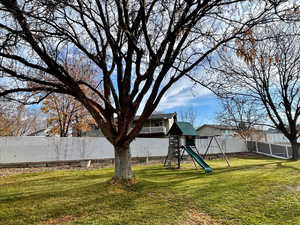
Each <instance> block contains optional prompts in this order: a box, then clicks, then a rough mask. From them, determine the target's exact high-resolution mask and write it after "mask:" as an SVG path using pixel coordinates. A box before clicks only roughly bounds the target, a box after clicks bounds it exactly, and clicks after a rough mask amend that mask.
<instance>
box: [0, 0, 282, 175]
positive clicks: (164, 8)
mask: <svg viewBox="0 0 300 225" xmlns="http://www.w3.org/2000/svg"><path fill="white" fill-rule="evenodd" d="M285 2H286V1H285V0H276V1H273V0H255V1H250V0H248V1H245V0H237V1H228V0H212V1H200V0H197V1H196V0H174V1H165V0H153V1H144V0H128V1H119V0H105V1H100V0H73V1H60V0H55V1H54V0H51V1H45V0H33V1H22V0H9V1H8V0H0V11H1V18H0V27H1V33H0V50H1V51H0V57H1V60H0V71H1V72H2V74H1V75H0V77H1V76H3V77H4V78H5V79H3V83H4V85H2V84H0V87H1V89H0V96H6V97H7V98H10V99H12V98H18V97H19V96H20V95H19V94H16V93H22V94H23V95H24V93H31V94H35V95H36V96H38V100H35V101H34V102H40V101H42V100H43V99H44V98H46V97H47V96H48V95H49V94H50V93H51V94H52V93H59V94H67V95H71V96H73V97H74V98H75V99H76V100H78V101H79V102H81V104H82V105H83V106H84V107H85V108H86V109H87V110H88V111H89V113H90V114H91V116H92V117H93V119H94V120H95V121H96V123H97V125H98V127H100V128H101V130H102V132H103V134H104V135H105V136H106V138H107V139H108V140H109V141H110V143H111V144H112V145H113V146H114V149H115V178H116V179H117V180H119V179H130V178H132V176H133V173H132V169H131V162H130V149H129V146H130V143H131V142H132V141H133V140H134V138H135V137H136V136H137V135H138V134H139V132H140V130H141V129H142V127H143V123H144V121H145V120H147V118H148V117H149V116H150V115H151V114H152V112H153V111H154V110H155V108H156V107H157V106H158V104H159V102H160V100H161V99H162V97H163V96H164V94H165V93H166V92H167V90H168V89H169V88H170V87H171V86H172V85H173V84H174V83H175V82H177V81H178V80H180V79H181V78H182V77H184V76H185V75H187V74H190V75H191V76H192V75H193V74H196V73H198V71H199V69H200V67H201V66H202V65H203V64H205V63H207V59H208V57H209V56H210V55H211V54H212V53H213V52H215V51H216V50H217V49H218V48H219V47H221V46H224V45H225V44H226V43H227V42H228V41H230V40H233V39H235V38H236V37H239V36H241V35H242V34H243V33H244V32H247V31H248V30H251V28H252V27H253V26H255V25H257V24H259V23H262V22H265V21H267V20H268V19H269V18H274V13H275V12H277V13H280V12H281V11H282V10H283V9H285V8H286V7H285V6H286V4H285ZM241 15H242V16H241ZM66 52H72V54H71V56H72V57H74V56H76V57H85V58H86V59H87V61H90V62H91V63H92V64H93V65H94V67H95V68H97V70H98V72H99V73H100V74H101V76H102V79H103V83H102V84H101V87H100V86H97V85H96V86H95V85H93V84H91V83H89V81H88V80H86V79H76V78H74V77H73V75H72V73H71V72H69V71H67V70H66V69H65V68H64V66H63V64H64V63H65V61H66V60H68V57H69V56H70V55H69V56H68V55H67V54H66ZM27 82H31V83H32V84H34V85H31V86H28V85H26V84H27ZM6 83H9V85H6ZM83 87H86V88H88V89H90V90H91V91H92V92H93V93H94V96H95V97H93V98H91V97H90V96H88V95H87V94H85V93H84V91H83V90H82V88H83ZM102 91H103V92H102ZM102 103H103V104H102ZM138 110H140V111H141V112H142V113H141V116H140V117H139V119H138V120H137V121H136V123H135V126H134V127H133V128H131V127H130V125H131V123H132V121H133V119H134V117H135V115H136V112H137V111H138ZM116 121H117V122H116Z"/></svg>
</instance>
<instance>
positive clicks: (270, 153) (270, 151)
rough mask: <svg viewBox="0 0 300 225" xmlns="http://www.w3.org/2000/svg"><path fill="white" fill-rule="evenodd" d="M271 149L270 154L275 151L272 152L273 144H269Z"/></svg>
mask: <svg viewBox="0 0 300 225" xmlns="http://www.w3.org/2000/svg"><path fill="white" fill-rule="evenodd" d="M269 149H270V155H273V153H272V144H269Z"/></svg>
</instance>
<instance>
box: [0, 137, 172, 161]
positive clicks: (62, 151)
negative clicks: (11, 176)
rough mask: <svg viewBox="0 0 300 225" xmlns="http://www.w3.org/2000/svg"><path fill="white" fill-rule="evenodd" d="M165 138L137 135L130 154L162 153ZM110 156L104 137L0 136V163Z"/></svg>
mask: <svg viewBox="0 0 300 225" xmlns="http://www.w3.org/2000/svg"><path fill="white" fill-rule="evenodd" d="M168 146H169V139H168V138H137V139H136V140H135V141H133V142H132V144H131V146H130V147H131V154H132V156H133V157H147V156H148V157H150V156H165V155H166V154H167V152H168ZM109 158H114V151H113V146H112V145H111V144H110V143H109V142H108V141H107V140H106V138H104V137H82V138H80V137H66V138H60V137H0V163H20V162H50V161H63V160H84V159H109Z"/></svg>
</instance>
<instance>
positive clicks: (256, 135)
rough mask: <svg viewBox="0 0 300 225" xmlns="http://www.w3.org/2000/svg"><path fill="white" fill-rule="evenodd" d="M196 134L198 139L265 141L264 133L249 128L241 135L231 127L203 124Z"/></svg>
mask: <svg viewBox="0 0 300 225" xmlns="http://www.w3.org/2000/svg"><path fill="white" fill-rule="evenodd" d="M239 132H241V133H239ZM245 132H246V133H245ZM197 134H198V136H200V138H208V137H211V136H223V137H229V136H231V137H240V138H242V139H244V140H245V139H247V141H261V142H266V141H267V134H266V131H265V130H262V129H258V128H251V129H249V130H247V131H244V133H243V132H242V131H239V130H238V129H237V128H236V127H232V126H226V125H215V124H204V125H202V126H201V127H199V128H198V129H197Z"/></svg>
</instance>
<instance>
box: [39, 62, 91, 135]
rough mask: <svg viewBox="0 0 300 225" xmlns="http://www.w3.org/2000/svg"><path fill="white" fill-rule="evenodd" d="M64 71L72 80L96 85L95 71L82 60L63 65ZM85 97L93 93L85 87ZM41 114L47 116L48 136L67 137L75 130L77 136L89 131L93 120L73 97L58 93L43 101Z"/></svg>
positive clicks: (83, 89)
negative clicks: (82, 80) (68, 73)
mask: <svg viewBox="0 0 300 225" xmlns="http://www.w3.org/2000/svg"><path fill="white" fill-rule="evenodd" d="M64 67H65V70H67V71H69V72H70V73H71V74H72V76H73V78H74V79H78V80H81V79H84V80H85V82H89V83H90V84H93V86H96V85H97V81H96V79H97V74H96V71H95V70H94V69H93V68H92V67H91V65H90V64H86V63H85V62H83V61H82V60H76V59H75V60H72V61H71V62H69V63H65V64H64ZM81 89H82V91H83V92H84V94H85V95H87V96H89V97H90V98H93V97H95V96H93V95H94V93H93V92H92V91H91V90H90V89H89V88H87V87H82V88H81ZM41 110H42V112H44V113H46V114H48V125H49V126H50V130H49V134H50V135H59V136H60V137H67V136H68V135H69V134H70V132H71V130H72V129H74V130H76V133H77V134H81V133H82V132H84V131H88V130H90V129H91V125H92V124H95V120H94V119H93V117H92V116H91V115H90V113H89V112H88V111H87V109H86V108H85V107H84V106H83V105H82V104H81V103H80V102H79V101H78V100H76V99H75V98H74V97H73V96H70V95H63V94H58V93H53V94H50V95H49V96H47V97H46V98H45V100H44V101H43V105H42V108H41Z"/></svg>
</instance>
